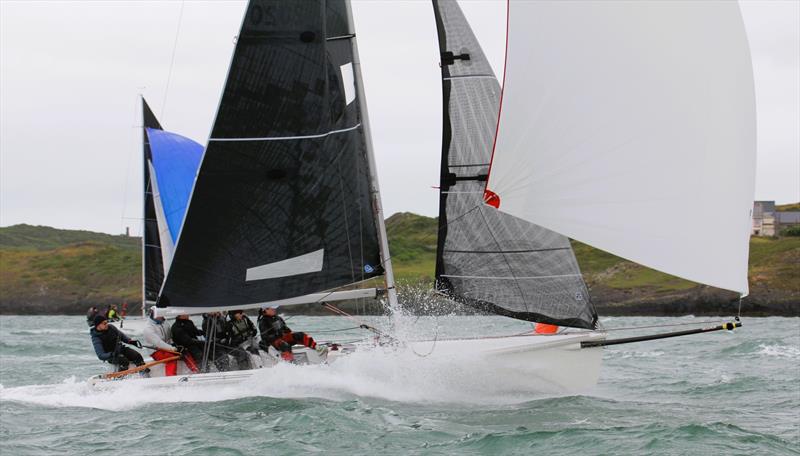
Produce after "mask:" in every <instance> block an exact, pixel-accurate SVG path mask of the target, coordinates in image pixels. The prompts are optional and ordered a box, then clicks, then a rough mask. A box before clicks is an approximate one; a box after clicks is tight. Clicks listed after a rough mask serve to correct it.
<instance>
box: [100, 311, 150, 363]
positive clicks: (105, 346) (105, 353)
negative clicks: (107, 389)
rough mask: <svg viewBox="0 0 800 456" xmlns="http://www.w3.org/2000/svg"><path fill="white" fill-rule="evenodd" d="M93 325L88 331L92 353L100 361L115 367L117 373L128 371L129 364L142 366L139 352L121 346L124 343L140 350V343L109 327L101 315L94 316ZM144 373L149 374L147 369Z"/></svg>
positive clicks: (142, 361)
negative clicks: (95, 354) (90, 337)
mask: <svg viewBox="0 0 800 456" xmlns="http://www.w3.org/2000/svg"><path fill="white" fill-rule="evenodd" d="M93 323H94V326H93V327H92V329H91V330H89V334H90V335H91V336H92V345H93V346H94V352H95V353H97V357H98V358H99V359H100V360H101V361H106V362H109V363H111V364H113V365H115V366H116V369H117V371H124V370H128V366H129V363H130V362H132V363H133V364H135V365H137V366H141V365H142V364H144V360H143V359H142V355H140V354H139V352H137V351H136V350H134V349H132V348H130V347H126V346H124V345H122V344H123V343H124V344H129V345H133V346H136V347H139V348H142V344H141V342H139V341H138V340H135V339H131V338H130V337H128V336H126V335H125V333H123V332H122V331H120V330H119V329H117V328H115V327H114V326H111V325H109V324H108V319H107V318H106V317H104V316H103V315H96V316H95V317H94V322H93ZM145 372H149V369H145Z"/></svg>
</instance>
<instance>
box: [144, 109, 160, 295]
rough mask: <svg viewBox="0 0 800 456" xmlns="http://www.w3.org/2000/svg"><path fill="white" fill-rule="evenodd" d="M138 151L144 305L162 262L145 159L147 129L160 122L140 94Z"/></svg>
mask: <svg viewBox="0 0 800 456" xmlns="http://www.w3.org/2000/svg"><path fill="white" fill-rule="evenodd" d="M142 125H143V128H142V149H143V150H142V153H143V160H142V163H143V165H142V166H143V173H144V174H143V175H144V182H143V188H144V215H143V216H144V230H143V231H144V232H143V234H142V281H143V284H142V288H143V293H144V306H146V305H147V304H155V303H156V300H157V299H158V292H159V290H161V285H162V284H163V283H164V262H163V260H162V258H161V238H160V236H159V230H158V221H157V219H156V206H155V202H154V200H153V185H152V182H151V178H153V176H151V175H150V166H149V163H151V162H152V161H153V153H152V151H151V150H150V141H149V139H148V137H147V129H148V128H151V129H156V130H161V129H162V128H161V124H160V123H159V122H158V119H156V116H155V114H153V111H152V110H151V109H150V106H148V105H147V102H146V101H145V99H144V97H142Z"/></svg>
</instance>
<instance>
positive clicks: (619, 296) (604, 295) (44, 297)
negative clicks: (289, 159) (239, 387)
mask: <svg viewBox="0 0 800 456" xmlns="http://www.w3.org/2000/svg"><path fill="white" fill-rule="evenodd" d="M386 228H387V232H388V236H389V244H390V249H391V252H392V260H393V265H394V269H395V275H396V277H397V280H398V283H399V284H400V286H401V287H406V288H407V289H412V288H414V287H419V288H422V289H426V288H429V287H430V286H431V283H432V281H433V274H434V269H435V263H436V259H435V256H436V241H437V229H438V227H437V221H436V219H435V218H431V217H423V216H420V215H416V214H411V213H398V214H394V215H392V216H391V217H389V218H388V219H387V221H386ZM139 245H140V239H139V238H134V237H126V236H112V235H108V234H101V233H92V232H89V231H74V230H59V229H55V228H50V227H42V226H30V225H16V226H11V227H5V228H0V313H6V314H9V313H13V314H22V313H77V312H83V311H84V310H85V308H86V307H88V306H89V305H92V304H98V305H105V304H110V303H120V302H123V301H128V302H131V303H138V302H139V300H140V295H141V278H140V276H141V254H140V250H139V248H140V247H139ZM573 248H574V250H575V254H576V257H577V258H578V262H579V264H580V266H581V270H582V272H583V274H584V277H585V279H586V282H587V284H588V285H589V286H590V290H591V294H592V300H593V301H594V302H595V304H596V306H597V307H598V311H599V312H600V313H601V314H605V315H608V314H632V313H633V314H636V313H640V314H651V315H652V314H669V313H695V314H699V313H706V312H709V313H719V312H722V311H724V310H729V308H730V306H733V305H735V304H734V303H733V301H734V300H735V298H736V296H735V295H734V294H733V293H730V292H727V291H724V290H718V289H714V288H712V287H707V286H703V285H699V284H696V283H694V282H690V281H687V280H683V279H680V278H677V277H674V276H670V275H668V274H663V273H660V272H658V271H654V270H652V269H649V268H646V267H644V266H640V265H638V264H635V263H631V262H629V261H626V260H623V259H621V258H619V257H617V256H614V255H611V254H609V253H607V252H604V251H602V250H598V249H595V248H592V247H590V246H588V245H585V244H582V243H579V242H575V241H573ZM750 287H751V294H750V296H749V297H748V298H747V300H746V301H745V303H746V304H745V308H744V310H745V311H747V312H749V313H750V314H758V313H764V314H779V315H800V237H784V238H752V239H751V241H750Z"/></svg>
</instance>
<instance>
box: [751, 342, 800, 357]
mask: <svg viewBox="0 0 800 456" xmlns="http://www.w3.org/2000/svg"><path fill="white" fill-rule="evenodd" d="M758 347H759V348H760V349H761V350H759V351H758V352H757V353H758V354H759V355H766V356H775V357H778V358H790V359H800V347H796V346H791V345H766V344H761V345H759V346H758Z"/></svg>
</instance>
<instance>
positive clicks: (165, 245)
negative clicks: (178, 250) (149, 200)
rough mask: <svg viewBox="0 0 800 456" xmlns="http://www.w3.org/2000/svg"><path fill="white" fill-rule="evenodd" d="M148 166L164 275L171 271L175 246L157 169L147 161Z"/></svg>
mask: <svg viewBox="0 0 800 456" xmlns="http://www.w3.org/2000/svg"><path fill="white" fill-rule="evenodd" d="M147 166H148V168H149V169H150V191H152V192H153V205H154V206H155V209H156V223H157V224H158V238H159V240H160V241H161V246H160V247H161V262H162V263H163V265H164V274H166V273H167V271H169V266H170V264H172V255H173V254H174V252H175V245H173V243H172V234H170V232H169V225H167V216H166V214H165V213H164V205H163V204H161V192H160V191H159V190H158V176H156V169H155V167H154V166H153V162H152V161H150V160H147Z"/></svg>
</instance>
